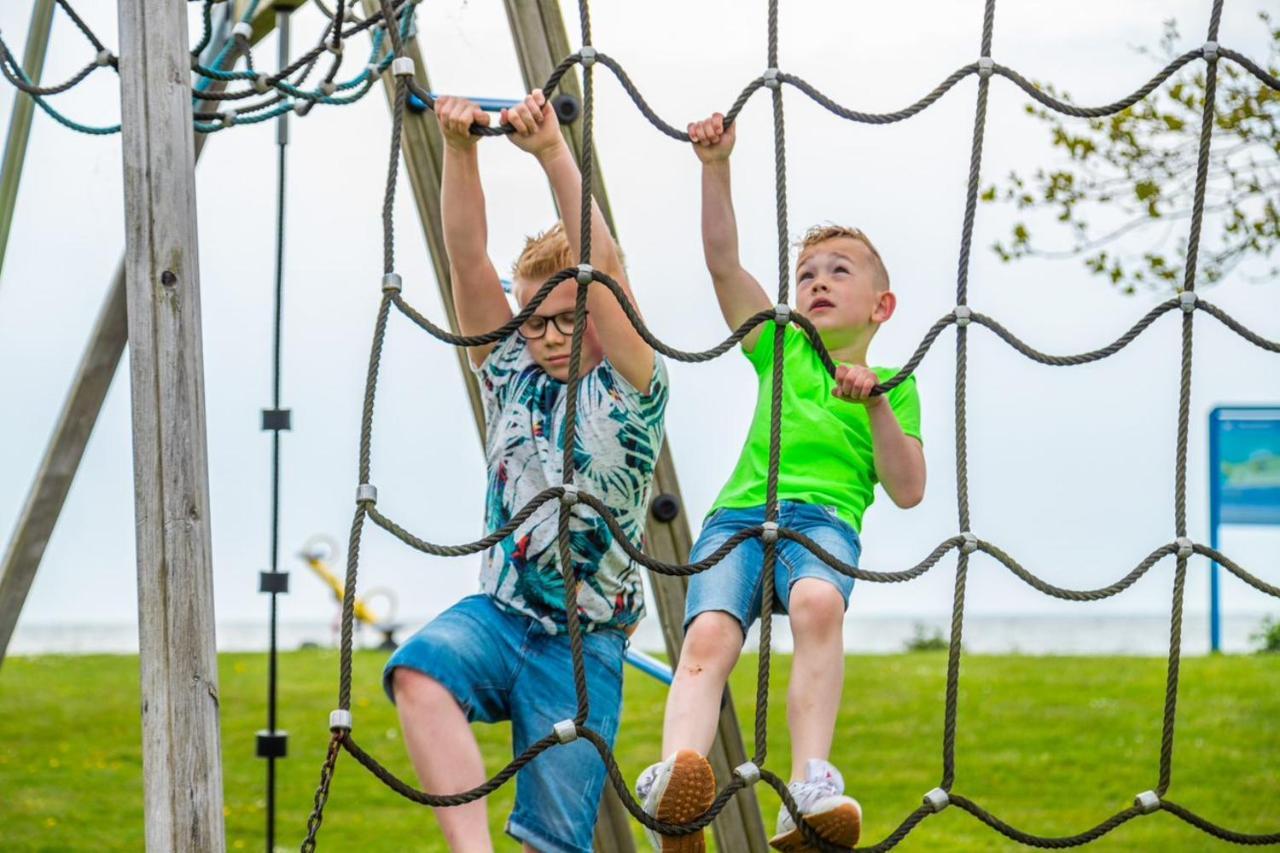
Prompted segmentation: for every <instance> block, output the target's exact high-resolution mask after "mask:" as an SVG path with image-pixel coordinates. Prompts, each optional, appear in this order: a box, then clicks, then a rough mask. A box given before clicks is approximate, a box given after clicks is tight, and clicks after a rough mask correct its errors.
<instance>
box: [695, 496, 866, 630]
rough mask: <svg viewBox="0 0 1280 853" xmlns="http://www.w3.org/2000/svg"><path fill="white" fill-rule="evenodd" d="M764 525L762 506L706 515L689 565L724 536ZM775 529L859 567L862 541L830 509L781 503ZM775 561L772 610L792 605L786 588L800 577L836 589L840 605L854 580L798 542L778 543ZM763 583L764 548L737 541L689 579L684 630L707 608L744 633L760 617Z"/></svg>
mask: <svg viewBox="0 0 1280 853" xmlns="http://www.w3.org/2000/svg"><path fill="white" fill-rule="evenodd" d="M763 523H764V507H763V506H756V507H748V508H745V509H720V510H716V511H715V512H713V513H712V514H711V515H709V516H707V520H706V521H705V522H703V525H702V533H700V534H699V535H698V541H697V542H696V543H694V546H693V552H692V553H691V554H690V555H689V561H690V562H694V563H696V562H697V561H699V560H702V559H705V558H706V557H708V556H710V555H711V554H712V553H713V552H715V550H716V549H717V548H719V547H720V546H721V545H723V544H724V543H725V540H727V539H728V538H729V537H731V536H733V534H735V533H737V532H738V531H739V530H742V529H743V528H745V527H758V526H760V525H761V524H763ZM778 526H779V527H789V528H791V529H792V530H795V531H796V532H798V533H803V534H804V535H805V536H808V537H809V538H810V539H812V540H813V541H814V542H816V543H818V544H819V545H821V546H822V547H823V548H825V549H826V550H827V551H829V552H830V553H831V555H832V556H834V557H836V558H838V559H840V560H842V561H843V562H846V563H848V564H849V565H851V566H856V565H858V556H859V555H860V554H861V553H862V541H861V540H860V539H859V538H858V533H857V531H856V530H854V529H853V528H852V527H851V526H850V525H849V523H848V522H846V521H844V520H843V519H841V518H840V517H839V516H838V515H837V514H836V510H835V507H827V506H816V505H814V504H806V503H799V502H797V501H780V502H779V504H778ZM777 553H778V559H777V561H776V562H775V564H774V568H773V586H774V590H775V592H776V597H775V606H774V610H775V611H776V612H780V613H786V612H787V609H788V604H789V603H790V601H791V587H792V585H793V584H795V582H796V581H798V580H800V579H801V578H817V579H818V580H824V581H826V582H827V583H829V584H831V585H832V586H834V587H835V588H836V589H838V590H839V591H840V595H841V596H842V597H843V598H844V604H845V607H848V606H849V593H851V592H852V591H853V578H851V577H849V576H848V575H844V574H841V573H840V572H837V571H836V570H835V569H833V568H831V567H830V566H828V565H827V564H826V563H824V562H822V560H820V559H818V558H817V557H815V556H814V555H813V554H810V553H809V551H808V549H806V548H805V547H804V546H803V545H801V544H800V543H799V542H792V541H791V540H789V539H781V538H780V539H778V546H777ZM763 581H764V544H763V543H762V542H761V541H760V539H759V538H758V537H756V538H752V539H748V540H746V541H745V542H742V543H741V544H739V545H738V547H736V548H734V549H733V550H732V551H730V552H729V553H728V554H727V555H725V558H724V559H723V560H721V561H720V562H719V563H716V564H715V565H714V566H712V567H711V568H709V569H706V570H705V571H702V572H699V573H698V574H696V575H694V576H693V577H692V578H691V579H690V581H689V592H688V596H687V597H686V598H685V603H684V626H685V628H688V627H689V623H691V622H692V621H693V619H694V617H695V616H697V615H698V614H699V613H705V612H707V611H708V610H722V611H724V612H725V613H728V614H729V615H731V616H733V617H734V618H736V619H737V620H738V622H739V623H740V624H741V625H742V631H743V633H744V634H745V633H746V631H747V629H748V628H750V627H751V625H752V623H754V622H755V621H756V619H758V618H759V617H760V599H761V595H762V584H763Z"/></svg>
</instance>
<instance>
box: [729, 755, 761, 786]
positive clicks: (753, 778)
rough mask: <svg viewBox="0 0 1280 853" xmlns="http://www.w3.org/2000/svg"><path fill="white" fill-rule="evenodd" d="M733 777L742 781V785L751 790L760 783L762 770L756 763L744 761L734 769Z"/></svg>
mask: <svg viewBox="0 0 1280 853" xmlns="http://www.w3.org/2000/svg"><path fill="white" fill-rule="evenodd" d="M733 775H734V776H736V777H738V778H739V779H741V780H742V784H743V785H745V786H746V787H748V788H749V787H751V786H752V785H754V784H755V783H757V782H759V781H760V768H759V767H757V766H756V765H755V762H752V761H744V762H743V763H742V764H739V765H738V766H737V767H735V768H733Z"/></svg>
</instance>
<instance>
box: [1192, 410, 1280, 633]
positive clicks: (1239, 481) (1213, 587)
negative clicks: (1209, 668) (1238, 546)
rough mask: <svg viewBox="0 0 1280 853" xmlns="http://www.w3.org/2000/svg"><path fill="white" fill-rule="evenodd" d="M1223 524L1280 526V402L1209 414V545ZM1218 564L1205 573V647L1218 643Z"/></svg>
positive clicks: (1215, 547) (1211, 544)
mask: <svg viewBox="0 0 1280 853" xmlns="http://www.w3.org/2000/svg"><path fill="white" fill-rule="evenodd" d="M1223 524H1280V406H1219V407H1217V408H1216V409H1214V410H1213V411H1212V412H1210V413H1209V545H1210V547H1212V548H1214V549H1215V550H1216V549H1217V548H1218V527H1219V526H1220V525H1223ZM1221 640H1222V625H1221V621H1220V619H1219V613H1218V565H1217V564H1216V563H1215V564H1213V566H1212V567H1211V568H1210V574H1209V647H1210V648H1211V649H1212V650H1213V651H1215V652H1216V651H1218V650H1219V648H1220V647H1221Z"/></svg>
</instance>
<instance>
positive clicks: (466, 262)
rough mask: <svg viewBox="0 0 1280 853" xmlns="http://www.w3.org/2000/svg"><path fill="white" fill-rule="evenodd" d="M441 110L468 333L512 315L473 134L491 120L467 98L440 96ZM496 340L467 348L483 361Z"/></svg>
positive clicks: (456, 297) (460, 302)
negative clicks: (494, 252)
mask: <svg viewBox="0 0 1280 853" xmlns="http://www.w3.org/2000/svg"><path fill="white" fill-rule="evenodd" d="M435 111H436V118H437V119H438V120H439V122H440V131H441V133H442V134H443V135H444V140H445V148H444V177H443V180H442V182H441V183H442V186H441V198H440V208H441V218H442V220H443V223H444V245H445V251H446V252H447V253H448V255H449V278H450V280H451V281H452V282H453V302H454V307H455V309H456V310H457V312H458V328H459V329H460V330H461V331H462V334H464V335H475V334H480V333H482V332H487V331H489V330H490V329H493V328H496V327H498V326H500V325H502V324H503V323H505V322H506V321H507V320H509V319H511V306H510V305H508V304H507V298H506V296H505V295H504V294H503V292H502V281H501V279H499V277H498V271H497V270H496V269H494V266H493V262H492V261H491V260H489V252H488V240H489V229H488V220H487V217H486V215H485V205H484V189H483V188H482V186H481V184H480V165H479V157H478V155H477V151H476V139H477V137H474V136H472V135H471V125H472V123H476V122H478V123H480V124H488V123H489V117H488V116H487V115H485V113H484V112H483V111H482V110H480V108H479V107H477V106H475V105H474V104H472V103H471V102H469V101H467V100H465V99H462V98H447V97H445V98H440V99H438V100H437V101H436V105H435ZM494 346H496V344H489V345H487V346H483V347H471V348H470V349H469V350H468V351H467V354H468V356H469V357H470V358H471V363H472V364H474V365H476V366H477V367H479V366H480V364H481V363H483V362H484V360H485V358H486V357H487V356H488V355H489V353H490V352H492V351H493V348H494Z"/></svg>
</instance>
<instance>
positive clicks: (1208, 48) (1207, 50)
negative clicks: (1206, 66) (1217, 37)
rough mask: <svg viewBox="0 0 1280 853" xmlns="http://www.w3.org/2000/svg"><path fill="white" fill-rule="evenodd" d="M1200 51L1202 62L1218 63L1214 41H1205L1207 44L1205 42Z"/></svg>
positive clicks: (1216, 45)
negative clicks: (1202, 55)
mask: <svg viewBox="0 0 1280 853" xmlns="http://www.w3.org/2000/svg"><path fill="white" fill-rule="evenodd" d="M1201 50H1203V51H1204V61H1205V62H1217V61H1218V43H1217V42H1216V41H1207V42H1205V43H1204V47H1203V48H1201Z"/></svg>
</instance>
